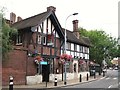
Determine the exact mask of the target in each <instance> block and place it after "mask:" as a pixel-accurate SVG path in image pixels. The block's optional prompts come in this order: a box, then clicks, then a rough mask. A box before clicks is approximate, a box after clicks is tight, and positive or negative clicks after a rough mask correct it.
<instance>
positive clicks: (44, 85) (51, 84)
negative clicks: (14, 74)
mask: <svg viewBox="0 0 120 90" xmlns="http://www.w3.org/2000/svg"><path fill="white" fill-rule="evenodd" d="M101 78H105V77H103V75H102V74H101V75H96V77H95V78H94V76H89V78H88V80H87V77H82V80H81V82H80V78H75V79H72V80H67V81H66V82H67V84H66V85H64V81H59V82H57V86H54V82H47V83H46V82H43V83H40V84H35V85H14V86H13V88H26V89H27V88H29V89H30V88H34V89H45V88H60V87H66V86H70V85H76V84H84V83H87V82H92V81H95V80H98V79H101ZM2 88H3V90H9V86H3V87H2ZM4 88H5V89H4Z"/></svg>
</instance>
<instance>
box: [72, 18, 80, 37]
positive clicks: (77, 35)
mask: <svg viewBox="0 0 120 90" xmlns="http://www.w3.org/2000/svg"><path fill="white" fill-rule="evenodd" d="M73 33H74V34H75V35H76V37H77V38H78V39H79V37H80V34H79V31H78V20H73Z"/></svg>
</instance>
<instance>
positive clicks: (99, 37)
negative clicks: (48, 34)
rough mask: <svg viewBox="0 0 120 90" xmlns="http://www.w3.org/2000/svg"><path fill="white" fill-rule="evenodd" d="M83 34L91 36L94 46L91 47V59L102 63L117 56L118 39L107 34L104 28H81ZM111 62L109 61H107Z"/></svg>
mask: <svg viewBox="0 0 120 90" xmlns="http://www.w3.org/2000/svg"><path fill="white" fill-rule="evenodd" d="M79 30H80V33H81V36H86V37H89V38H90V41H91V43H92V46H91V47H90V60H92V61H94V60H95V62H96V63H98V64H100V65H101V64H102V61H103V60H104V59H105V60H110V59H113V58H114V57H117V51H118V50H117V48H118V47H117V43H118V41H117V39H116V38H114V37H111V36H110V35H108V34H106V33H105V32H104V31H102V30H90V31H87V30H86V29H83V28H80V29H79ZM107 62H109V61H107Z"/></svg>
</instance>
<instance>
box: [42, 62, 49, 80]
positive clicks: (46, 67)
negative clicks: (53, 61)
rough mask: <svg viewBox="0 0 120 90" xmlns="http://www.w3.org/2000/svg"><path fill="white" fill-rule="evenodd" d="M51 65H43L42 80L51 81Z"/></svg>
mask: <svg viewBox="0 0 120 90" xmlns="http://www.w3.org/2000/svg"><path fill="white" fill-rule="evenodd" d="M49 74H50V65H49V64H47V65H42V82H49Z"/></svg>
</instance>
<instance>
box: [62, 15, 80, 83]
mask: <svg viewBox="0 0 120 90" xmlns="http://www.w3.org/2000/svg"><path fill="white" fill-rule="evenodd" d="M77 14H78V13H73V14H70V15H69V16H68V17H67V18H66V20H65V37H64V40H65V46H64V49H65V50H64V54H66V41H67V38H66V23H67V20H68V18H69V17H70V16H72V15H77ZM64 84H65V85H66V84H67V82H66V60H65V72H64Z"/></svg>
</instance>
